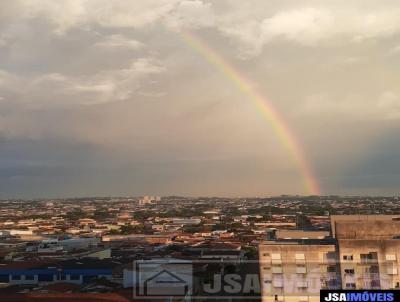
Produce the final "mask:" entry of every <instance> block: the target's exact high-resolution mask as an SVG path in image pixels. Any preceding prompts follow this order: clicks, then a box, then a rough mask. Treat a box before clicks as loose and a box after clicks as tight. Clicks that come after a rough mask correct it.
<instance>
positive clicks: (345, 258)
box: [259, 215, 400, 302]
mask: <svg viewBox="0 0 400 302" xmlns="http://www.w3.org/2000/svg"><path fill="white" fill-rule="evenodd" d="M320 235H321V234H320V232H319V233H317V232H313V231H309V232H306V231H304V232H303V237H302V238H301V239H299V238H298V237H296V238H290V237H288V236H286V237H285V238H282V237H280V236H276V237H275V238H269V240H268V241H265V242H264V243H263V244H261V245H260V247H259V259H260V277H261V282H262V301H269V302H271V301H281V302H283V301H284V302H306V301H319V291H320V290H321V289H399V288H400V276H399V270H400V262H399V258H400V221H399V218H398V216H390V215H379V216H378V215H376V216H359V215H357V216H355V215H354V216H353V215H347V216H332V217H331V234H330V235H329V236H326V237H325V238H323V239H322V238H321V236H320ZM294 237H295V236H294Z"/></svg>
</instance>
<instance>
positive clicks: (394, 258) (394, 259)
mask: <svg viewBox="0 0 400 302" xmlns="http://www.w3.org/2000/svg"><path fill="white" fill-rule="evenodd" d="M386 260H387V261H396V255H394V254H386Z"/></svg>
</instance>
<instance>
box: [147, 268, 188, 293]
mask: <svg viewBox="0 0 400 302" xmlns="http://www.w3.org/2000/svg"><path fill="white" fill-rule="evenodd" d="M164 274H166V275H168V276H170V277H172V278H173V280H171V281H169V280H168V281H163V280H159V281H157V280H155V279H156V278H158V277H160V276H162V275H164ZM153 280H155V282H154V283H155V284H160V285H162V286H168V284H171V285H172V284H173V285H177V284H178V285H179V284H182V287H183V289H184V290H183V292H184V293H183V294H181V295H180V296H184V295H186V293H187V292H188V284H187V282H186V281H185V280H183V279H182V278H180V277H178V276H176V275H175V274H173V273H171V272H170V271H168V270H166V269H163V270H161V271H159V272H158V273H157V274H155V275H154V276H152V277H150V278H148V279H147V280H146V281H145V282H144V283H143V285H144V295H145V296H148V283H149V282H152V281H153ZM151 296H165V295H151Z"/></svg>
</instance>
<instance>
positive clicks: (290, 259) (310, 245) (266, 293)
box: [259, 239, 340, 302]
mask: <svg viewBox="0 0 400 302" xmlns="http://www.w3.org/2000/svg"><path fill="white" fill-rule="evenodd" d="M259 253H260V274H261V282H262V296H263V301H268V302H272V301H285V302H298V301H301V302H307V301H319V296H318V294H319V291H320V290H321V289H324V288H338V287H340V283H338V280H340V270H339V268H338V266H337V263H338V261H337V254H336V246H335V245H334V244H330V243H329V242H328V241H326V242H324V241H322V240H313V239H306V240H302V241H297V240H292V241H289V240H285V241H280V240H278V241H269V242H266V243H265V244H263V245H261V246H260V250H259Z"/></svg>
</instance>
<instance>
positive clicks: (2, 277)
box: [0, 275, 9, 283]
mask: <svg viewBox="0 0 400 302" xmlns="http://www.w3.org/2000/svg"><path fill="white" fill-rule="evenodd" d="M8 282H9V279H8V275H0V283H8Z"/></svg>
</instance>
